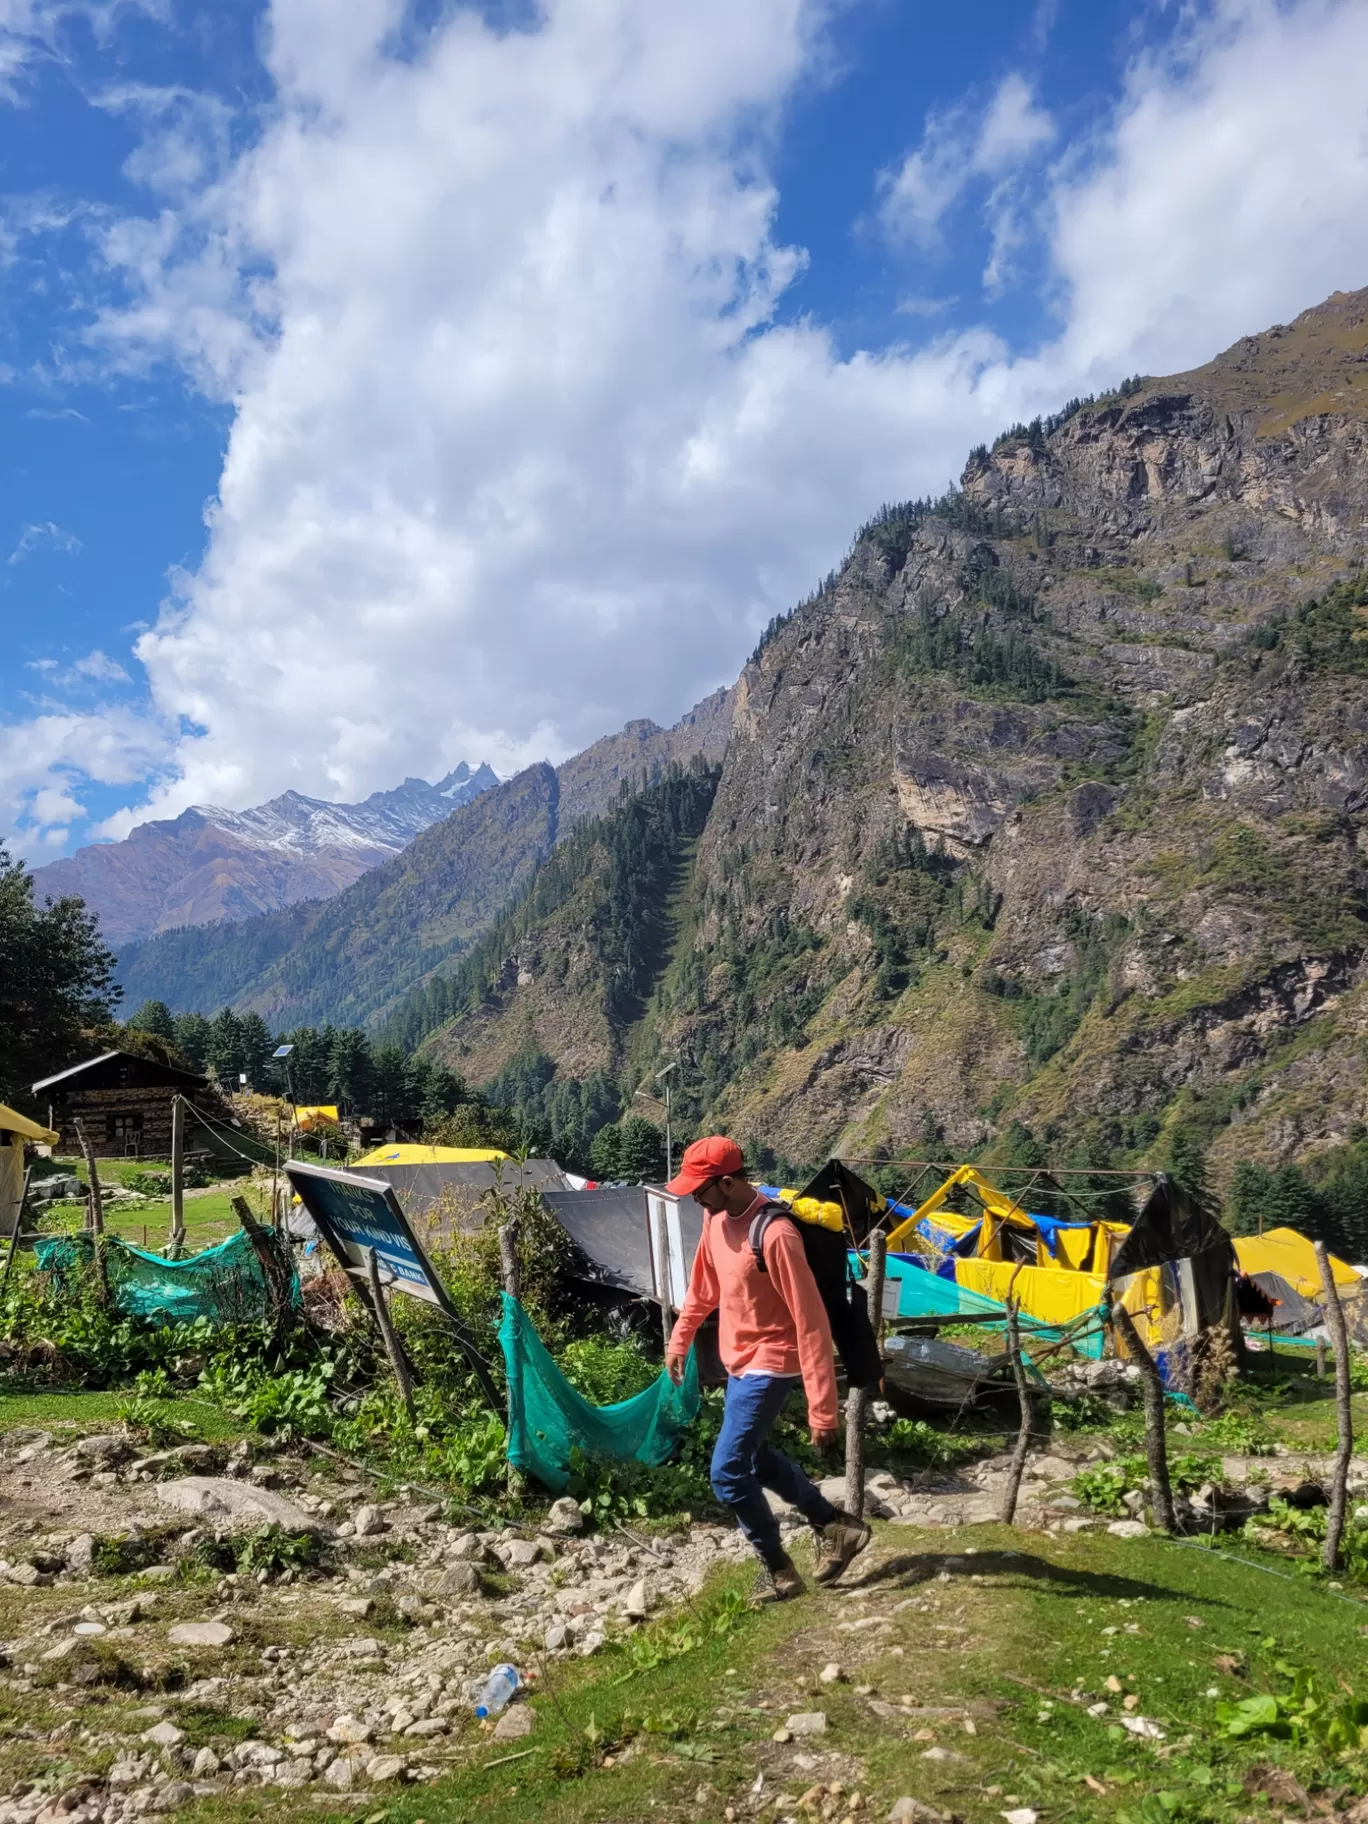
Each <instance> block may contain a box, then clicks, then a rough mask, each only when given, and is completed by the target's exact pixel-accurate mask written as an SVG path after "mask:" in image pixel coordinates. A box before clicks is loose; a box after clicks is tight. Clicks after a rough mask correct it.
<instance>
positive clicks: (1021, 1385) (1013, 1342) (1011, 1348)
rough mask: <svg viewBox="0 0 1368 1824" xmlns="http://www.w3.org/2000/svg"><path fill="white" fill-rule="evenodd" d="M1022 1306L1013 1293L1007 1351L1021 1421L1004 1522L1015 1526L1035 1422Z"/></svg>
mask: <svg viewBox="0 0 1368 1824" xmlns="http://www.w3.org/2000/svg"><path fill="white" fill-rule="evenodd" d="M1020 1310H1021V1307H1020V1305H1019V1304H1018V1303H1017V1301H1016V1299H1015V1298H1013V1297H1011V1296H1010V1295H1009V1297H1008V1299H1007V1353H1008V1355H1009V1356H1010V1357H1011V1359H1012V1373H1013V1375H1014V1376H1015V1378H1016V1390H1017V1400H1018V1402H1019V1403H1020V1406H1021V1423H1020V1425H1019V1426H1018V1428H1017V1441H1016V1448H1015V1449H1014V1450H1013V1452H1012V1461H1011V1464H1010V1465H1009V1467H1008V1470H1007V1486H1006V1487H1005V1488H1004V1489H1003V1491H1002V1523H1003V1525H1004V1526H1011V1524H1012V1522H1013V1521H1014V1520H1015V1519H1016V1508H1017V1496H1018V1495H1019V1494H1020V1493H1021V1478H1022V1476H1023V1475H1024V1474H1025V1473H1026V1456H1027V1452H1028V1451H1029V1450H1030V1448H1031V1432H1032V1429H1033V1428H1034V1424H1035V1408H1034V1406H1033V1405H1032V1403H1031V1386H1030V1382H1029V1381H1028V1380H1027V1378H1026V1364H1025V1362H1024V1361H1023V1360H1022V1359H1021V1322H1020Z"/></svg>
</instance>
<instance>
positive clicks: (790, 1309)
mask: <svg viewBox="0 0 1368 1824" xmlns="http://www.w3.org/2000/svg"><path fill="white" fill-rule="evenodd" d="M760 1202H761V1200H760V1199H759V1198H757V1199H756V1201H755V1203H753V1204H752V1205H751V1207H750V1209H749V1210H747V1211H746V1213H745V1215H744V1216H727V1215H716V1216H709V1215H705V1216H704V1218H703V1237H702V1240H701V1241H700V1242H699V1244H698V1252H697V1254H695V1255H694V1263H693V1271H692V1272H691V1273H690V1275H689V1290H688V1292H687V1293H686V1294H685V1297H684V1305H683V1309H682V1310H681V1311H680V1313H679V1316H678V1318H677V1319H676V1320H675V1327H674V1329H673V1331H672V1332H671V1334H670V1348H669V1353H670V1354H671V1355H687V1354H688V1350H689V1344H690V1343H691V1342H692V1341H693V1339H694V1334H695V1332H696V1331H697V1329H698V1326H699V1325H700V1324H701V1323H702V1322H703V1320H704V1318H706V1317H709V1316H711V1314H712V1313H713V1312H714V1311H716V1312H717V1313H718V1344H719V1348H720V1352H721V1356H722V1363H723V1366H724V1367H725V1368H726V1370H727V1373H728V1374H730V1375H740V1374H745V1372H746V1371H747V1369H752V1370H754V1371H755V1372H756V1373H758V1374H795V1375H796V1374H801V1375H802V1377H803V1391H804V1393H805V1394H806V1395H807V1403H808V1424H809V1425H810V1426H811V1427H812V1429H813V1430H814V1431H834V1430H835V1429H836V1362H835V1350H834V1347H833V1344H832V1341H831V1324H830V1322H829V1321H828V1318H827V1314H826V1306H825V1305H824V1304H823V1303H822V1295H821V1293H820V1292H819V1291H818V1290H817V1282H816V1280H815V1279H814V1278H813V1277H812V1268H811V1267H810V1266H809V1265H808V1260H807V1254H806V1253H805V1252H804V1249H803V1241H802V1237H801V1236H800V1235H799V1233H798V1231H797V1230H796V1229H795V1228H794V1226H793V1223H792V1222H791V1221H790V1220H789V1219H788V1218H787V1217H779V1218H778V1219H777V1220H775V1221H774V1222H771V1223H770V1225H769V1227H768V1228H767V1229H766V1231H765V1239H764V1242H763V1244H762V1246H763V1250H764V1255H765V1271H764V1272H763V1273H762V1272H761V1271H760V1268H759V1266H758V1265H757V1264H756V1260H755V1256H754V1255H753V1254H752V1253H751V1246H750V1225H751V1220H752V1217H753V1216H754V1214H755V1212H756V1210H757V1209H758V1208H759V1205H760Z"/></svg>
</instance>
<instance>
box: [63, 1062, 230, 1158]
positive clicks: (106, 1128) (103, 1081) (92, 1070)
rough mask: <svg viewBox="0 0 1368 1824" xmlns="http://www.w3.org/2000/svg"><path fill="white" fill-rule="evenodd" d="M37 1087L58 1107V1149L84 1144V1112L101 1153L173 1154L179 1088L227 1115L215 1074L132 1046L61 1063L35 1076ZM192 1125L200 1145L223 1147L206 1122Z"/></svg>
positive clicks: (222, 1117) (217, 1114)
mask: <svg viewBox="0 0 1368 1824" xmlns="http://www.w3.org/2000/svg"><path fill="white" fill-rule="evenodd" d="M33 1094H34V1097H35V1099H36V1100H37V1101H38V1102H39V1103H43V1102H47V1103H48V1104H49V1105H50V1107H51V1109H52V1117H51V1121H50V1123H49V1125H50V1126H52V1127H54V1128H56V1129H57V1131H58V1133H59V1134H60V1136H61V1138H60V1139H59V1141H58V1143H57V1147H56V1149H55V1150H56V1151H57V1152H59V1153H63V1154H70V1153H79V1152H80V1150H81V1143H80V1141H79V1140H78V1139H77V1137H76V1126H75V1123H76V1121H77V1120H78V1119H79V1120H80V1122H81V1123H82V1125H83V1126H84V1128H85V1131H86V1137H87V1139H88V1140H89V1141H90V1144H91V1147H92V1148H93V1150H94V1153H95V1157H96V1158H97V1159H169V1158H170V1156H171V1103H172V1101H173V1100H174V1098H175V1097H176V1096H178V1095H179V1096H183V1097H184V1098H185V1100H186V1101H187V1102H190V1103H192V1104H194V1105H195V1106H196V1107H198V1108H202V1109H203V1110H204V1111H205V1112H206V1113H207V1114H209V1115H210V1116H212V1117H213V1118H214V1119H215V1120H216V1121H219V1122H224V1121H226V1120H227V1119H228V1115H227V1110H226V1109H225V1108H224V1107H223V1104H222V1103H221V1102H220V1101H219V1098H218V1094H217V1092H216V1091H215V1090H214V1089H212V1088H211V1087H210V1083H209V1079H208V1077H203V1076H200V1074H199V1073H198V1072H197V1071H193V1070H182V1069H180V1068H179V1067H178V1066H177V1065H174V1064H163V1063H161V1062H160V1061H159V1060H157V1059H156V1058H142V1057H136V1056H134V1055H133V1053H131V1052H127V1051H106V1052H104V1053H102V1054H101V1056H99V1057H98V1058H91V1059H90V1060H89V1062H88V1063H85V1064H73V1065H72V1066H71V1067H70V1069H68V1070H59V1071H58V1072H57V1074H56V1075H55V1076H51V1077H44V1078H43V1079H42V1080H41V1082H38V1083H35V1084H34V1085H33ZM193 1132H194V1139H193V1145H194V1148H195V1150H197V1151H199V1152H204V1151H205V1150H211V1151H217V1150H218V1149H217V1147H215V1146H214V1145H213V1143H212V1141H211V1139H210V1136H209V1134H208V1131H207V1130H206V1129H205V1128H204V1127H203V1126H201V1124H200V1123H198V1122H195V1123H193ZM189 1144H191V1142H190V1134H189V1133H187V1146H189Z"/></svg>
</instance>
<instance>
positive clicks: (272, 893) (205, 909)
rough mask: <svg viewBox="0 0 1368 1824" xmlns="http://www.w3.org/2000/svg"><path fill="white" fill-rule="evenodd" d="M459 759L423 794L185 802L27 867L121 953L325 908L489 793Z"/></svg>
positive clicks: (417, 790) (402, 789) (423, 786)
mask: <svg viewBox="0 0 1368 1824" xmlns="http://www.w3.org/2000/svg"><path fill="white" fill-rule="evenodd" d="M497 784H498V779H497V777H496V775H495V774H494V773H493V772H492V771H491V770H490V768H489V767H488V766H484V765H481V766H479V767H476V768H474V769H472V768H471V767H470V766H468V765H467V764H466V763H465V762H464V761H462V762H461V764H460V765H459V766H458V767H456V768H455V769H454V771H452V772H450V773H448V774H447V776H446V777H445V778H444V779H440V780H439V781H438V782H437V784H436V785H429V784H428V783H427V781H426V780H424V779H405V781H404V783H403V784H402V785H400V786H397V787H395V789H394V790H392V791H388V792H373V793H372V794H371V796H370V797H369V798H367V799H366V800H365V801H364V802H363V803H361V804H329V803H326V802H325V801H324V800H322V799H319V798H305V797H304V796H303V795H302V794H301V793H299V792H284V793H282V794H281V796H280V797H279V798H272V799H271V800H270V802H269V803H268V804H259V805H256V806H255V807H253V808H252V809H250V810H246V811H226V810H222V809H220V808H219V807H217V806H215V805H205V804H200V805H192V806H191V808H190V809H189V810H187V811H182V812H181V814H180V816H179V817H173V818H165V819H159V820H157V821H155V822H152V823H141V824H138V825H137V826H136V827H135V828H134V829H133V830H131V831H130V832H129V834H128V835H127V836H126V837H125V838H124V840H123V841H122V842H111V843H94V844H91V845H90V846H88V847H86V848H83V849H77V851H76V853H75V854H74V855H70V856H67V857H65V858H64V859H63V860H61V861H53V862H49V863H48V864H47V866H46V867H41V868H35V869H34V874H33V878H34V887H35V891H36V892H37V894H38V896H39V898H40V899H41V898H43V897H44V896H47V895H51V897H52V898H54V899H57V898H60V897H61V896H62V895H63V894H68V893H75V894H79V896H80V897H81V898H82V899H84V900H85V902H86V904H87V905H88V906H89V907H90V908H91V909H92V911H94V912H95V913H97V914H98V916H99V919H100V927H101V930H102V931H103V933H104V935H105V937H106V939H107V940H108V941H109V942H110V943H111V944H113V945H114V946H116V947H117V948H122V947H123V946H125V945H127V944H130V943H137V942H140V941H142V940H143V939H145V938H148V937H151V936H152V935H153V934H154V933H155V932H158V931H166V930H170V929H172V928H173V927H176V926H180V925H205V924H210V923H212V922H215V921H217V920H220V919H229V920H236V919H244V918H250V917H252V916H253V914H255V913H260V912H273V911H277V910H279V909H280V908H281V907H283V906H290V905H294V904H295V902H296V901H298V900H305V899H327V898H330V897H331V896H332V895H333V894H334V893H338V892H340V891H341V889H342V888H343V887H346V886H350V884H351V883H352V881H354V880H356V879H358V878H359V877H360V876H361V875H362V874H364V873H366V872H367V870H369V869H370V868H374V867H378V866H379V864H380V863H381V862H383V861H388V860H389V858H390V857H391V856H392V855H397V854H398V852H399V851H400V849H402V848H404V847H405V845H406V844H408V843H410V842H412V840H413V838H414V837H415V836H416V835H418V833H419V832H420V831H421V830H425V829H427V828H428V827H429V826H430V825H431V824H434V823H438V822H440V821H441V819H442V818H444V817H449V816H450V815H451V813H452V811H453V810H455V809H456V808H457V807H458V806H460V805H462V804H468V803H470V802H471V800H472V799H474V798H477V797H478V796H479V794H480V793H481V792H483V791H488V789H489V788H490V787H491V786H494V785H497Z"/></svg>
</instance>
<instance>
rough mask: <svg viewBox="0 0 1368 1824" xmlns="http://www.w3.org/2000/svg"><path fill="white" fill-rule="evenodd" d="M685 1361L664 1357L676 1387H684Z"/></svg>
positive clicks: (682, 1357) (683, 1358)
mask: <svg viewBox="0 0 1368 1824" xmlns="http://www.w3.org/2000/svg"><path fill="white" fill-rule="evenodd" d="M685 1360H686V1358H685V1357H684V1356H682V1355H667V1356H666V1357H665V1372H666V1374H668V1375H669V1377H670V1379H671V1380H672V1381H673V1382H674V1384H675V1386H676V1387H682V1386H683V1385H684V1363H685ZM832 1435H833V1436H834V1435H835V1434H834V1433H833V1434H832Z"/></svg>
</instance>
